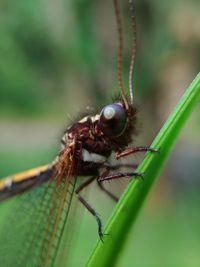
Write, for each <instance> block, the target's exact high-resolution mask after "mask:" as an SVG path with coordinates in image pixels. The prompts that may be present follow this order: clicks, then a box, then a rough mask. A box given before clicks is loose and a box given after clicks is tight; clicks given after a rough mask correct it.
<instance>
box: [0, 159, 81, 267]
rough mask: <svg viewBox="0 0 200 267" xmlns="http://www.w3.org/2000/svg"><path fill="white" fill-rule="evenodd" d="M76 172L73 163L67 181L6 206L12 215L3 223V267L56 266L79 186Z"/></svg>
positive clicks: (0, 256)
mask: <svg viewBox="0 0 200 267" xmlns="http://www.w3.org/2000/svg"><path fill="white" fill-rule="evenodd" d="M72 170H73V162H71V163H70V164H69V165H68V171H67V175H65V177H55V178H54V179H51V180H50V181H49V182H48V183H44V184H42V185H41V186H40V187H38V188H35V189H34V190H33V191H31V192H27V193H24V194H23V195H21V196H20V197H16V198H15V199H13V200H11V201H9V203H6V205H8V206H9V205H10V211H11V212H9V214H8V215H7V216H5V218H4V222H3V223H2V222H0V224H1V229H0V230H1V232H0V262H1V264H2V266H5V267H13V266H16V267H22V266H23V267H36V266H37V267H41V266H42V267H50V266H54V262H55V260H56V256H57V253H58V250H59V244H60V241H61V237H62V233H63V230H64V226H65V223H66V221H67V218H68V214H69V210H70V206H71V201H72V196H73V191H74V188H75V183H76V178H73V177H72V176H71V173H72ZM4 205H5V203H4ZM8 208H9V207H7V208H5V210H6V209H8ZM5 213H6V212H5Z"/></svg>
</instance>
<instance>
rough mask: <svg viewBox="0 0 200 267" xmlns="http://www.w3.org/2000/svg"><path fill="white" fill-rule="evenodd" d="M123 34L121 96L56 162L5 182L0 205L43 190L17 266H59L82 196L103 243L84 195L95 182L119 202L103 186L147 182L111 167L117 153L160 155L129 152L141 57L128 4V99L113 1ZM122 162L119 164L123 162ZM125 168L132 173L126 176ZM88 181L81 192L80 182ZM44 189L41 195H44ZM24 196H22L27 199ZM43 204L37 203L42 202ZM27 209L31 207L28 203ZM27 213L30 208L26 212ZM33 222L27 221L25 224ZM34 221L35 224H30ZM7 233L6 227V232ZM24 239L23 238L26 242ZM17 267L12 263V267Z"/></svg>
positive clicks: (73, 137) (81, 126)
mask: <svg viewBox="0 0 200 267" xmlns="http://www.w3.org/2000/svg"><path fill="white" fill-rule="evenodd" d="M113 4H114V10H115V16H116V24H117V31H118V55H117V76H118V84H119V92H120V95H119V97H118V98H116V99H115V101H114V102H113V103H111V104H108V105H106V106H104V107H103V108H102V109H101V110H100V111H97V112H93V113H89V114H87V115H85V116H84V117H83V118H80V120H78V121H77V122H75V123H73V124H72V125H70V126H69V127H68V128H67V129H66V131H65V132H64V135H63V137H62V139H61V148H60V151H59V153H58V155H57V156H56V158H55V159H54V160H53V161H52V163H50V164H47V165H44V166H40V167H37V168H34V169H31V170H28V171H25V172H22V173H19V174H15V175H10V176H8V177H6V178H4V179H2V180H1V181H0V200H5V199H8V198H10V197H11V196H14V195H17V194H22V193H24V194H25V192H26V191H28V190H31V189H33V188H38V200H37V199H36V200H35V199H34V200H33V199H32V198H31V197H30V198H29V202H31V201H33V202H34V205H35V209H34V211H33V213H32V214H29V213H30V211H29V210H28V209H27V210H26V214H27V216H26V217H29V216H31V217H30V218H34V219H33V225H32V227H30V228H29V229H28V230H27V231H25V232H24V233H23V235H24V237H26V238H25V239H26V241H25V244H24V247H23V253H22V252H21V251H18V248H17V246H15V245H14V247H15V248H14V249H15V250H16V253H15V254H16V255H20V256H19V257H18V259H17V260H16V262H15V266H28V267H29V266H30V267H35V266H38V267H39V266H42V267H48V266H55V265H54V264H55V259H56V257H57V255H58V250H59V245H60V242H61V238H62V234H63V231H64V228H65V225H66V221H67V218H68V214H69V209H70V204H71V200H72V196H73V195H74V193H75V195H76V196H77V198H78V200H79V201H80V202H81V204H82V205H83V206H84V207H85V208H86V210H88V212H89V213H90V214H91V215H92V216H93V217H94V218H95V220H96V223H97V231H98V235H99V238H100V239H101V240H102V241H103V236H104V233H103V228H102V221H101V218H100V217H99V215H98V213H97V212H96V210H95V208H94V207H93V206H92V205H91V204H90V203H88V202H87V200H86V199H85V198H84V197H83V196H82V190H83V189H85V188H86V187H87V186H89V185H90V184H91V183H92V182H93V181H95V180H96V181H97V184H98V186H99V188H100V189H101V190H103V191H104V192H105V193H106V194H107V195H108V196H109V197H110V198H112V199H113V200H114V201H117V200H118V198H117V197H116V196H115V195H114V194H113V193H112V192H110V191H109V190H107V189H106V188H105V187H104V185H103V182H105V181H110V180H117V179H121V178H123V177H126V178H131V177H136V178H142V177H143V174H142V173H138V172H137V171H136V167H137V165H134V164H121V163H117V164H111V163H109V162H110V161H109V159H110V157H111V155H112V154H114V155H115V158H116V160H119V159H121V158H125V157H127V156H128V155H131V154H135V153H138V152H147V151H150V152H156V151H157V150H156V149H154V148H151V147H148V146H140V147H129V145H130V144H131V143H132V141H133V137H134V136H135V135H136V133H137V129H136V121H137V109H136V107H135V103H134V97H133V72H134V66H135V57H136V41H137V40H136V20H135V3H134V1H133V0H129V9H130V14H131V15H130V17H131V26H132V27H131V28H132V40H133V41H132V49H131V60H130V70H129V94H128V95H126V93H125V89H124V85H123V77H122V69H123V29H122V19H121V14H120V7H119V2H118V0H113ZM118 162H120V161H118ZM122 167H126V168H127V169H129V170H130V171H126V172H124V171H121V169H122ZM84 176H86V177H89V178H87V180H84V182H82V183H80V185H79V186H78V187H76V179H77V177H80V179H81V177H84ZM39 189H40V190H39ZM22 195H23V194H22ZM37 201H38V202H37ZM24 205H26V204H24ZM24 209H26V207H24ZM30 218H28V219H27V218H26V219H25V218H23V219H24V220H25V221H26V220H30ZM31 220H32V219H31ZM5 231H6V228H5ZM22 240H24V239H22ZM4 266H8V267H12V266H13V265H11V264H10V263H8V264H7V265H4Z"/></svg>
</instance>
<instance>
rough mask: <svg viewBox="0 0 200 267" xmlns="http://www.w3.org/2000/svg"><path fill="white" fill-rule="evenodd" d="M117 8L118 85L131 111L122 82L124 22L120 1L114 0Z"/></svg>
mask: <svg viewBox="0 0 200 267" xmlns="http://www.w3.org/2000/svg"><path fill="white" fill-rule="evenodd" d="M113 3H114V8H115V16H116V21H117V30H118V41H119V45H118V57H117V72H118V83H119V89H120V93H121V97H122V100H123V102H124V105H125V108H126V109H127V110H128V109H129V104H128V100H127V98H126V95H125V91H124V87H123V81H122V63H123V31H122V22H121V17H120V10H119V2H118V0H113Z"/></svg>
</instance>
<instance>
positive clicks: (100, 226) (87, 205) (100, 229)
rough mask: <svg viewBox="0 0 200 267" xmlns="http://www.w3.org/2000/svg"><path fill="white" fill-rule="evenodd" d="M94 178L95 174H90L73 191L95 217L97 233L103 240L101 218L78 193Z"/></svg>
mask: <svg viewBox="0 0 200 267" xmlns="http://www.w3.org/2000/svg"><path fill="white" fill-rule="evenodd" d="M95 179H96V177H95V176H92V177H91V178H90V179H88V180H87V181H85V182H84V183H82V184H81V185H80V186H79V187H78V188H77V189H76V190H75V193H76V195H77V196H78V199H79V201H80V202H81V203H82V204H83V206H84V207H85V208H86V209H87V210H88V211H89V212H90V213H91V214H92V215H93V216H94V217H95V219H96V221H97V224H98V234H99V237H100V239H101V240H102V241H103V232H102V223H101V219H100V217H99V216H98V214H97V213H96V211H95V210H94V209H93V208H92V207H91V206H90V204H89V203H88V202H87V201H86V200H85V199H84V198H83V197H82V196H81V195H80V192H81V191H82V190H83V189H84V188H85V187H86V186H88V185H89V184H91V183H92V182H93V181H94V180H95Z"/></svg>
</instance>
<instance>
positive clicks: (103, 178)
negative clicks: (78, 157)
mask: <svg viewBox="0 0 200 267" xmlns="http://www.w3.org/2000/svg"><path fill="white" fill-rule="evenodd" d="M132 176H136V177H140V178H143V174H142V173H138V172H119V173H113V174H110V175H108V176H100V177H99V178H98V180H99V181H100V182H103V181H109V180H115V179H120V178H123V177H128V178H130V177H132Z"/></svg>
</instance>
